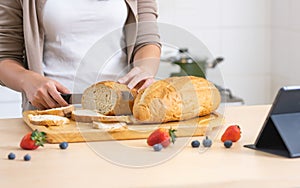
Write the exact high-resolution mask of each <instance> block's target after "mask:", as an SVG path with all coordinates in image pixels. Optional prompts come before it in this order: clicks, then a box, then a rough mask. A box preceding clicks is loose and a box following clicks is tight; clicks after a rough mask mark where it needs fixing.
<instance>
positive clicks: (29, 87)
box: [23, 71, 69, 110]
mask: <svg viewBox="0 0 300 188" xmlns="http://www.w3.org/2000/svg"><path fill="white" fill-rule="evenodd" d="M23 91H24V92H25V94H26V96H27V98H28V100H29V101H30V103H31V104H32V105H33V106H35V107H37V108H38V109H40V110H43V109H48V108H56V107H62V106H67V105H68V103H67V102H66V101H65V100H64V99H63V98H62V97H61V95H60V94H61V93H69V91H68V89H67V88H65V87H64V86H62V85H61V84H60V83H58V82H57V81H55V80H52V79H49V78H46V77H44V76H42V75H40V74H37V73H34V72H31V71H27V73H26V75H25V76H24V86H23Z"/></svg>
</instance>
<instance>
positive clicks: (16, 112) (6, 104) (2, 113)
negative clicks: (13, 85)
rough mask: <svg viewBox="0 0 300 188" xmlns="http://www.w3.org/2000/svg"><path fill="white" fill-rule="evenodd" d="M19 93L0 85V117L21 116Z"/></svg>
mask: <svg viewBox="0 0 300 188" xmlns="http://www.w3.org/2000/svg"><path fill="white" fill-rule="evenodd" d="M21 111H22V110H21V94H20V93H18V92H15V91H13V90H11V89H8V88H6V87H2V86H0V118H17V117H22V112H21Z"/></svg>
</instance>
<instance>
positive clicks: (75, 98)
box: [60, 93, 82, 104]
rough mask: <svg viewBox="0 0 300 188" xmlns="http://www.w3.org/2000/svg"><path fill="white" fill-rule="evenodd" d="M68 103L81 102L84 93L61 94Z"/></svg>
mask: <svg viewBox="0 0 300 188" xmlns="http://www.w3.org/2000/svg"><path fill="white" fill-rule="evenodd" d="M60 95H61V96H62V98H63V99H64V100H65V101H66V102H67V103H68V104H81V98H82V93H68V94H60Z"/></svg>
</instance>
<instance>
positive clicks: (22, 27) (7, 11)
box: [0, 0, 160, 109]
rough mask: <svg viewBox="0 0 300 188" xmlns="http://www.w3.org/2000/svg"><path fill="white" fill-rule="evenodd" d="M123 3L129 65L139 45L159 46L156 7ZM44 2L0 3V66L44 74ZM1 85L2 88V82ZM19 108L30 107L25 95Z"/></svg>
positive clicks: (144, 0) (134, 0)
mask: <svg viewBox="0 0 300 188" xmlns="http://www.w3.org/2000/svg"><path fill="white" fill-rule="evenodd" d="M125 1H126V4H127V7H128V10H129V11H128V17H127V20H126V26H125V28H124V32H125V36H126V44H127V49H126V51H127V60H128V63H131V60H132V58H133V56H134V53H135V52H136V51H137V50H138V49H139V48H141V47H142V46H144V45H147V44H156V45H158V46H160V43H159V34H158V28H157V24H156V19H157V5H156V2H155V0H125ZM45 3H46V0H5V1H0V63H1V60H3V59H8V58H9V59H15V60H17V61H18V62H20V63H21V64H22V65H23V66H24V67H25V68H27V69H29V70H32V71H35V72H37V73H40V74H42V75H43V70H42V60H43V47H44V31H43V27H42V26H41V25H42V24H41V23H40V19H39V18H40V17H41V16H42V10H43V7H44V5H45ZM24 52H25V53H24ZM0 84H1V85H4V84H3V83H2V82H1V80H0ZM22 106H23V109H31V108H32V106H31V105H30V104H29V102H28V100H27V98H26V97H25V94H24V93H23V104H22Z"/></svg>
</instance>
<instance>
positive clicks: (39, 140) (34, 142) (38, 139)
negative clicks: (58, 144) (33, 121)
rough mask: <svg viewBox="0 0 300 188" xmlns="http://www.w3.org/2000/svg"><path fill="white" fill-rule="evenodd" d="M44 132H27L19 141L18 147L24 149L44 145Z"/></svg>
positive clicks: (33, 148) (32, 148)
mask: <svg viewBox="0 0 300 188" xmlns="http://www.w3.org/2000/svg"><path fill="white" fill-rule="evenodd" d="M45 141H46V133H44V132H39V131H38V130H35V131H33V132H29V133H27V134H26V135H25V136H24V137H23V138H22V140H21V142H20V147H21V148H22V149H26V150H35V149H37V148H38V147H39V146H44V143H45Z"/></svg>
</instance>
